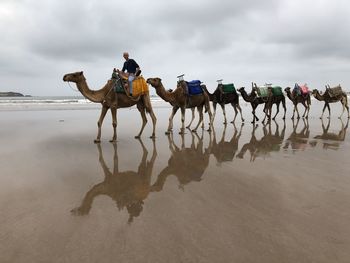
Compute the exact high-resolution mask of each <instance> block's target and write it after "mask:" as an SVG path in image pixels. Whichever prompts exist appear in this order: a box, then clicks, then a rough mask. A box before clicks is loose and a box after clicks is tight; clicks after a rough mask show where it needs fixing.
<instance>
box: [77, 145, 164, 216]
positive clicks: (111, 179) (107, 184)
mask: <svg viewBox="0 0 350 263" xmlns="http://www.w3.org/2000/svg"><path fill="white" fill-rule="evenodd" d="M139 141H140V144H141V147H142V152H143V154H142V159H141V162H140V165H139V167H138V170H137V171H129V170H128V171H119V165H118V151H117V145H116V143H113V148H114V167H113V171H110V169H109V168H108V167H107V164H106V162H105V160H104V158H103V153H102V148H101V144H97V149H98V153H99V162H100V165H101V167H102V170H103V173H104V180H103V181H102V182H100V183H97V184H95V185H94V186H93V187H92V188H91V189H90V190H89V191H88V192H87V193H86V194H85V196H84V198H83V201H82V203H81V205H80V206H79V207H76V208H74V209H72V210H71V213H72V214H74V215H87V214H89V212H90V210H91V207H92V204H93V201H94V199H95V198H96V197H98V196H101V195H106V196H109V197H110V198H111V199H112V200H114V201H115V202H116V204H117V207H118V209H119V210H122V209H124V208H126V209H127V211H128V213H129V220H128V223H131V222H132V221H133V218H134V217H138V216H139V215H140V214H141V212H142V210H143V204H144V200H145V199H146V198H147V197H148V195H149V194H150V193H151V192H154V191H155V190H154V189H153V188H152V186H151V176H152V171H153V166H154V162H155V160H156V157H157V150H156V146H155V141H153V153H152V157H151V159H150V161H147V155H148V151H147V149H146V148H145V146H144V145H143V143H142V141H141V139H139Z"/></svg>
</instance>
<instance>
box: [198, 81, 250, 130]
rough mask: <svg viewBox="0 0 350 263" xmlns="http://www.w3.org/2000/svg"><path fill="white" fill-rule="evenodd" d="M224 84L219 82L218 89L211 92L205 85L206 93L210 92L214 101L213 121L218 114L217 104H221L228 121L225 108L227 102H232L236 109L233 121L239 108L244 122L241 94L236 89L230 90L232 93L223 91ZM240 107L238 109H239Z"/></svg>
mask: <svg viewBox="0 0 350 263" xmlns="http://www.w3.org/2000/svg"><path fill="white" fill-rule="evenodd" d="M222 87H223V84H219V85H218V87H217V88H216V90H215V91H214V92H213V93H210V92H209V91H208V89H207V87H206V86H205V85H203V88H204V91H205V93H207V94H208V96H209V100H210V101H212V102H213V108H214V113H213V122H214V119H215V115H216V105H217V104H219V105H220V106H221V109H222V112H223V114H224V118H225V119H224V124H226V123H227V119H226V110H225V104H229V103H230V104H231V105H232V107H233V109H234V111H235V117H234V119H233V121H231V123H234V122H235V120H236V117H237V114H238V110H239V112H240V113H241V120H242V122H244V119H243V116H242V109H241V107H240V106H239V96H238V94H237V92H236V91H234V92H230V93H223V91H222ZM237 109H238V110H237Z"/></svg>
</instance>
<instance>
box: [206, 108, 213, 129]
mask: <svg viewBox="0 0 350 263" xmlns="http://www.w3.org/2000/svg"><path fill="white" fill-rule="evenodd" d="M208 115H209V127H208V130H207V131H208V132H211V129H212V127H213V115H212V113H211V109H210V108H208Z"/></svg>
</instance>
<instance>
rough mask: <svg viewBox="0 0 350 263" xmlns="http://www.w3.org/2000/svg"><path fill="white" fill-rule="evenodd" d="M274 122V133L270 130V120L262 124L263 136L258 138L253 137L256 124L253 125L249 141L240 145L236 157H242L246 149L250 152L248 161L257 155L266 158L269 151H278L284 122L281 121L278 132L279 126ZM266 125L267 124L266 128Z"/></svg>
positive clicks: (281, 140) (283, 132)
mask: <svg viewBox="0 0 350 263" xmlns="http://www.w3.org/2000/svg"><path fill="white" fill-rule="evenodd" d="M275 124H276V129H275V133H274V134H273V133H272V130H271V122H268V124H265V125H263V132H264V136H263V137H262V138H261V139H260V140H258V139H256V137H255V131H256V129H257V127H258V125H254V127H253V131H252V137H251V139H250V141H249V142H248V143H246V144H244V145H243V146H242V148H241V150H240V152H239V153H238V154H237V155H236V157H237V158H240V159H243V156H244V154H245V153H246V152H247V150H248V151H249V152H250V161H251V162H254V161H255V159H256V158H257V157H263V158H266V157H269V154H270V152H279V151H280V148H281V144H282V142H283V139H284V135H285V130H286V123H285V121H283V124H284V125H283V129H282V131H281V133H280V132H279V126H278V123H277V122H276V121H275ZM267 125H268V126H269V127H268V130H267V127H266V126H267Z"/></svg>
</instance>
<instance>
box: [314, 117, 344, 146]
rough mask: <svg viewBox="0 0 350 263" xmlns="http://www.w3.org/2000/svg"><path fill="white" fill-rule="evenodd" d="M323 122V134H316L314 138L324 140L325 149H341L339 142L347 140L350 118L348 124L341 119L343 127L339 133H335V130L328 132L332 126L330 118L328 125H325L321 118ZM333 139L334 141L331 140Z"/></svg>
mask: <svg viewBox="0 0 350 263" xmlns="http://www.w3.org/2000/svg"><path fill="white" fill-rule="evenodd" d="M321 122H322V134H319V135H316V136H315V137H314V139H318V140H320V139H321V140H324V142H323V148H324V149H328V148H329V149H333V150H337V149H339V145H340V144H339V142H343V141H345V136H346V130H347V129H348V125H349V119H347V122H346V124H345V125H344V123H343V121H342V119H340V122H341V129H340V130H339V132H338V133H333V132H328V130H329V127H330V123H331V121H330V119H328V123H327V126H325V125H324V123H323V119H321ZM329 141H332V142H329Z"/></svg>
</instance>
